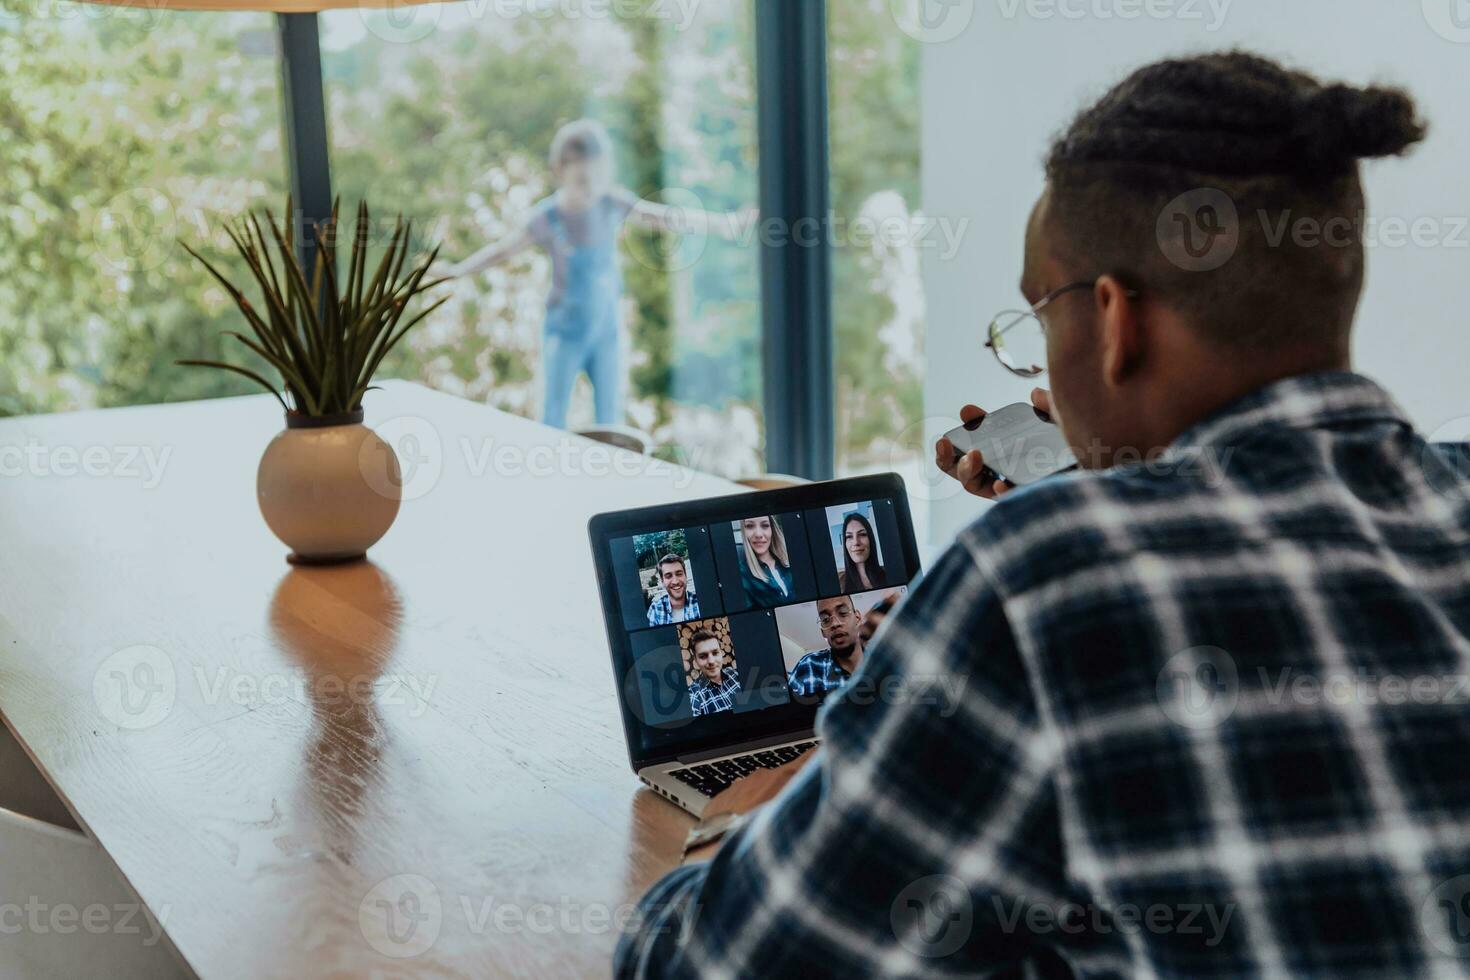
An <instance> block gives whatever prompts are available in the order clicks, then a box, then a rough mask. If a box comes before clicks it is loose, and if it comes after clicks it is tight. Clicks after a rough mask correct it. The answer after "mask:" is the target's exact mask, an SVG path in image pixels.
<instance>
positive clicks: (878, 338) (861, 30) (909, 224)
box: [827, 0, 941, 484]
mask: <svg viewBox="0 0 1470 980" xmlns="http://www.w3.org/2000/svg"><path fill="white" fill-rule="evenodd" d="M890 11H891V4H890V3H889V0H854V2H841V3H828V5H827V34H828V72H829V75H828V92H829V96H828V98H829V110H828V111H829V117H830V118H829V130H830V133H831V135H830V144H831V188H832V213H833V221H832V233H831V240H832V245H833V251H832V281H833V295H832V319H833V325H834V326H833V332H834V338H833V347H834V350H835V356H834V360H835V362H836V364H835V373H836V385H837V390H836V393H835V395H836V397H835V400H836V407H837V419H836V425H837V431H836V445H837V460H836V471H837V473H838V475H840V476H848V475H854V474H859V473H872V472H882V471H885V470H896V471H898V472H900V473H902V474H903V475H905V476H906V477H909V478H910V481H909V482H910V483H911V484H912V483H913V476H914V474H915V473H916V472H917V468H918V467H919V466H921V465H922V464H923V461H924V459H925V457H924V451H923V447H922V446H920V443H921V442H922V438H921V431H920V430H921V428H922V427H921V425H920V424H919V423H920V420H921V419H922V418H923V399H922V394H921V380H922V376H923V373H922V372H923V357H924V291H923V282H922V281H921V279H920V270H919V258H920V254H921V251H922V249H923V248H925V247H927V246H928V245H929V244H932V243H933V241H934V240H935V239H938V238H940V237H941V236H935V235H934V234H933V232H932V229H931V228H929V227H928V226H927V225H926V222H925V219H924V218H923V216H922V215H921V214H920V213H919V43H918V42H917V41H916V40H914V39H913V38H912V37H910V36H909V35H908V34H905V33H904V32H903V31H901V30H900V29H899V28H898V25H897V24H896V22H895V21H894V19H893V15H892V13H891V12H890Z"/></svg>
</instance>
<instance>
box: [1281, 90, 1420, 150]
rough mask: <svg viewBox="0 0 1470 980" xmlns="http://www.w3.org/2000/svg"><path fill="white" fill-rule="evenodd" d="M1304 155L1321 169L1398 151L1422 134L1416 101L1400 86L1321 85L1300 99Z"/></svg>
mask: <svg viewBox="0 0 1470 980" xmlns="http://www.w3.org/2000/svg"><path fill="white" fill-rule="evenodd" d="M1300 112H1301V115H1300V122H1299V124H1298V126H1297V135H1298V138H1299V140H1300V145H1301V150H1302V154H1303V155H1304V156H1305V157H1306V158H1307V159H1308V160H1311V161H1313V162H1315V163H1316V164H1318V165H1320V166H1322V167H1324V168H1341V167H1346V166H1350V165H1351V164H1352V163H1353V162H1355V161H1357V160H1359V159H1362V158H1365V157H1386V156H1396V155H1398V154H1401V153H1403V152H1404V151H1405V150H1407V149H1408V148H1409V147H1411V146H1413V145H1414V144H1415V143H1417V142H1419V141H1420V140H1422V139H1423V138H1424V134H1425V131H1426V127H1425V125H1424V123H1423V122H1422V121H1421V120H1420V119H1419V118H1418V116H1417V115H1416V112H1415V108H1414V100H1413V99H1412V98H1410V97H1409V95H1408V94H1407V93H1406V92H1403V91H1402V90H1400V89H1393V88H1380V87H1378V86H1370V87H1368V88H1356V87H1354V86H1352V85H1341V84H1337V85H1324V86H1322V87H1320V88H1318V89H1316V90H1314V91H1312V92H1311V93H1310V94H1308V95H1307V97H1306V98H1305V99H1304V100H1303V101H1302V104H1301V109H1300Z"/></svg>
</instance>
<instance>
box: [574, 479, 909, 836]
mask: <svg viewBox="0 0 1470 980" xmlns="http://www.w3.org/2000/svg"><path fill="white" fill-rule="evenodd" d="M588 532H589V534H590V536H591V543H592V553H593V555H594V556H595V560H596V565H597V581H598V588H599V590H600V592H601V595H602V612H603V619H604V621H605V623H606V626H607V640H608V646H609V648H610V650H611V654H612V667H613V678H614V683H615V684H616V687H617V693H618V700H619V704H620V706H621V710H622V716H623V731H624V733H625V735H626V737H627V743H628V759H629V762H630V763H631V765H632V768H633V771H634V772H635V773H637V775H638V778H639V779H641V780H642V781H643V782H644V783H645V784H647V785H648V786H649V787H651V788H652V789H653V790H654V791H655V792H657V793H658V794H659V795H661V796H663V797H664V798H665V799H668V800H670V801H672V802H673V803H675V804H677V805H679V806H681V807H683V808H684V809H685V810H688V811H689V812H690V813H692V814H694V815H695V816H700V815H701V814H702V813H703V811H704V808H705V806H706V805H707V804H708V803H709V801H710V799H711V798H713V797H714V796H715V795H716V794H718V793H719V792H720V791H721V790H722V789H724V788H725V787H727V786H729V785H730V783H732V782H734V781H735V780H736V779H738V778H740V777H741V776H743V775H745V774H747V773H750V772H753V771H755V770H756V769H759V768H767V767H775V766H778V765H781V764H782V763H784V762H788V761H790V760H792V759H795V758H797V757H798V756H799V755H801V754H802V753H804V752H808V751H810V750H811V749H813V748H815V747H816V744H817V740H816V738H815V737H814V724H815V720H816V714H817V709H818V708H820V707H821V705H822V702H823V701H824V700H825V699H826V698H827V697H829V696H830V695H831V694H832V692H833V691H836V690H839V689H840V688H841V687H842V686H843V684H844V683H846V681H847V679H848V678H849V677H850V676H851V674H852V672H853V671H855V670H856V669H857V668H858V666H859V665H860V664H861V662H862V653H863V647H864V643H865V637H867V636H868V634H869V633H870V632H871V630H872V629H874V628H875V627H876V624H877V622H878V620H879V618H880V617H881V615H882V614H883V613H884V612H885V611H886V609H888V608H890V607H891V605H892V603H893V602H895V601H897V599H898V598H900V597H901V596H902V595H903V594H904V593H905V592H906V591H907V588H908V585H909V583H910V582H911V581H913V580H914V579H915V578H916V577H917V576H918V574H919V551H918V544H917V542H916V541H915V539H914V529H913V521H912V519H911V517H910V514H909V509H908V497H907V495H906V494H905V492H904V485H903V480H902V479H901V478H900V477H898V476H897V475H896V474H891V473H890V474H883V475H879V476H866V477H858V478H855V479H848V480H834V481H830V482H826V483H812V484H805V485H802V486H798V487H790V488H785V489H780V490H765V491H760V492H756V493H745V494H737V495H733V496H727V497H715V498H711V499H707V500H695V501H689V502H683V503H676V504H666V505H662V506H657V507H645V508H640V509H638V510H625V511H617V512H614V513H607V514H599V515H598V516H596V517H594V518H593V519H592V520H591V522H590V523H589V525H588Z"/></svg>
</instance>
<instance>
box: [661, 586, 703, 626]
mask: <svg viewBox="0 0 1470 980" xmlns="http://www.w3.org/2000/svg"><path fill="white" fill-rule="evenodd" d="M698 618H699V598H698V597H697V596H696V595H695V594H694V590H693V589H689V590H688V591H686V592H685V593H684V608H683V609H681V610H679V615H677V616H676V615H674V605H673V603H671V602H669V594H668V593H667V592H665V593H664V594H663V595H661V596H659V597H658V598H657V599H655V600H653V601H652V602H651V603H649V604H648V625H649V626H668V625H669V624H670V623H686V622H689V621H690V620H693V619H698Z"/></svg>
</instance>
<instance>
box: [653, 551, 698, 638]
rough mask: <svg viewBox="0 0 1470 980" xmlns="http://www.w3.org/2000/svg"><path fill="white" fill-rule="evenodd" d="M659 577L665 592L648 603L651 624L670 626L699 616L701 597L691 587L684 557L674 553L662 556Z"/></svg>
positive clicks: (659, 563) (659, 564)
mask: <svg viewBox="0 0 1470 980" xmlns="http://www.w3.org/2000/svg"><path fill="white" fill-rule="evenodd" d="M658 579H659V584H660V585H662V586H663V587H664V594H663V595H661V596H659V597H658V598H657V599H655V600H653V601H652V602H650V603H649V604H648V625H649V626H668V625H669V624H670V623H684V622H688V621H689V620H691V619H698V618H699V598H698V597H697V596H696V595H695V594H694V590H693V589H691V588H689V575H688V573H687V572H686V571H685V569H684V559H682V558H680V557H679V556H678V555H673V554H669V555H664V556H663V557H662V558H660V559H659V560H658Z"/></svg>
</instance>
